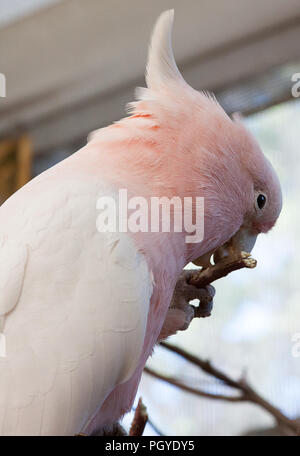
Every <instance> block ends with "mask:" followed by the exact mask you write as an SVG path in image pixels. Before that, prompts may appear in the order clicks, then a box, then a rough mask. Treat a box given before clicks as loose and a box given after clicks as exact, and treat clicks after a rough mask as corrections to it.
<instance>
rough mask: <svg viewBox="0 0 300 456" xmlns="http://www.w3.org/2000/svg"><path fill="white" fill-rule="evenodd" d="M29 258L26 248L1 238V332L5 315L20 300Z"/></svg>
mask: <svg viewBox="0 0 300 456" xmlns="http://www.w3.org/2000/svg"><path fill="white" fill-rule="evenodd" d="M27 256H28V252H27V248H26V246H24V245H22V244H21V243H19V242H17V241H12V240H8V239H6V238H5V237H4V236H3V237H2V238H0V331H1V330H2V326H3V319H4V317H5V315H6V314H7V313H9V312H11V311H12V310H13V308H14V307H15V306H16V305H17V302H18V300H19V297H20V294H21V290H22V285H23V279H24V272H25V266H26V262H27ZM1 323H2V324H1Z"/></svg>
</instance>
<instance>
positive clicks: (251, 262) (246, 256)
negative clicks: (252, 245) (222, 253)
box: [189, 252, 257, 288]
mask: <svg viewBox="0 0 300 456" xmlns="http://www.w3.org/2000/svg"><path fill="white" fill-rule="evenodd" d="M256 264H257V263H256V260H255V259H254V258H251V255H250V253H246V252H241V254H240V256H239V257H234V258H232V257H230V258H228V257H227V258H224V259H222V260H220V261H219V262H218V263H216V264H214V265H211V266H209V267H208V268H205V269H201V270H200V271H197V272H196V273H195V274H194V275H193V277H192V278H191V279H190V281H189V283H190V284H191V285H194V286H195V287H197V288H204V287H206V285H209V284H210V283H212V282H214V281H215V280H218V279H221V278H222V277H226V276H227V275H228V274H229V273H230V272H233V271H237V270H238V269H242V268H248V269H253V268H255V267H256Z"/></svg>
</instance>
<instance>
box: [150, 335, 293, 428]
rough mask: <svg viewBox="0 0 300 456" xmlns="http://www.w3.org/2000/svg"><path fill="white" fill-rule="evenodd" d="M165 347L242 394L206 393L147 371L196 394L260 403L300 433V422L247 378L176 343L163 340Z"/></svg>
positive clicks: (212, 397)
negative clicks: (237, 377) (232, 374)
mask: <svg viewBox="0 0 300 456" xmlns="http://www.w3.org/2000/svg"><path fill="white" fill-rule="evenodd" d="M160 345H162V346H163V347H164V348H166V349H168V350H169V351H171V352H173V353H176V354H178V355H179V356H181V357H182V358H184V359H185V360H186V361H188V362H190V363H192V364H194V365H195V366H197V367H199V368H200V369H201V370H202V371H204V372H205V373H207V374H208V375H210V376H212V377H215V378H217V379H218V380H220V381H222V382H223V383H224V384H225V385H227V386H229V387H230V388H234V389H236V390H238V391H239V392H240V396H225V395H219V394H211V393H206V392H204V391H201V390H198V389H196V388H192V387H190V386H188V385H185V384H184V383H182V382H181V381H179V380H176V379H173V378H171V377H167V376H165V375H163V374H160V373H158V372H156V371H153V370H152V369H149V368H145V371H146V372H147V373H148V374H150V375H152V376H154V377H156V378H158V379H160V380H163V381H165V382H167V383H169V384H171V385H174V386H176V387H178V388H180V389H182V390H184V391H187V392H189V393H192V394H195V395H197V396H201V397H207V398H210V399H220V400H226V401H231V402H242V401H247V402H251V403H253V404H256V405H259V406H260V407H262V408H263V409H264V410H266V411H267V412H269V413H270V414H271V415H272V416H273V417H274V418H275V420H276V421H277V423H278V424H280V425H282V426H284V427H286V428H288V429H290V430H291V431H292V432H293V433H294V434H295V435H300V426H299V423H298V422H297V421H295V420H291V419H290V418H288V417H287V416H285V415H284V414H283V413H282V412H281V411H280V410H279V409H278V408H276V407H274V406H273V405H272V404H271V403H270V402H268V401H267V400H266V399H264V398H263V397H262V396H261V395H260V394H258V393H257V392H256V391H255V390H254V389H253V388H252V387H251V386H250V384H249V383H248V382H247V380H246V379H245V378H241V379H240V380H234V379H232V378H231V377H229V376H228V375H227V374H225V373H224V372H222V371H220V370H219V369H217V368H215V367H213V366H212V365H211V363H210V362H209V361H207V360H202V359H201V358H199V357H197V356H194V355H192V354H191V353H188V352H187V351H185V350H183V349H182V348H179V347H176V346H175V345H171V344H169V343H166V342H161V344H160Z"/></svg>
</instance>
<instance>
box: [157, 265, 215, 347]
mask: <svg viewBox="0 0 300 456" xmlns="http://www.w3.org/2000/svg"><path fill="white" fill-rule="evenodd" d="M193 274H194V273H193V271H192V270H184V271H182V274H181V275H180V277H179V279H178V281H177V283H176V286H175V290H174V293H173V297H172V301H171V304H170V307H169V309H168V312H167V316H166V319H165V322H164V325H163V327H162V330H161V333H160V336H159V340H162V339H165V338H166V337H168V336H171V335H172V334H175V333H176V332H177V331H184V330H185V329H187V328H188V327H189V325H190V323H191V321H192V320H193V318H195V317H198V318H199V317H202V318H203V317H209V316H210V314H211V311H212V307H213V297H214V295H215V289H214V287H213V286H212V285H207V286H206V287H204V288H197V287H195V286H194V285H192V284H190V283H189V281H190V279H191V277H192V276H193ZM193 299H199V305H198V307H195V306H193V305H191V304H190V301H192V300H193Z"/></svg>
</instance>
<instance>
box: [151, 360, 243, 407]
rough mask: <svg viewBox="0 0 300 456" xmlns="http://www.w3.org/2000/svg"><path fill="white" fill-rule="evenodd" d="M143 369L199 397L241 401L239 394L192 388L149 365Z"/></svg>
mask: <svg viewBox="0 0 300 456" xmlns="http://www.w3.org/2000/svg"><path fill="white" fill-rule="evenodd" d="M144 371H145V372H146V373H147V374H149V375H152V377H155V378H157V379H159V380H162V381H163V382H167V383H169V384H170V385H173V386H177V388H180V389H182V390H184V391H187V392H188V393H192V394H196V395H197V396H200V397H207V398H209V399H220V400H222V401H229V402H237V401H239V402H240V401H242V400H243V399H242V397H240V396H236V397H235V396H224V395H223V394H213V393H207V392H206V391H202V390H200V389H198V388H193V387H191V386H188V385H185V384H184V383H182V382H181V381H179V380H177V379H175V378H173V377H168V376H166V375H163V374H160V373H159V372H156V371H155V370H153V369H150V368H149V367H145V368H144Z"/></svg>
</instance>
